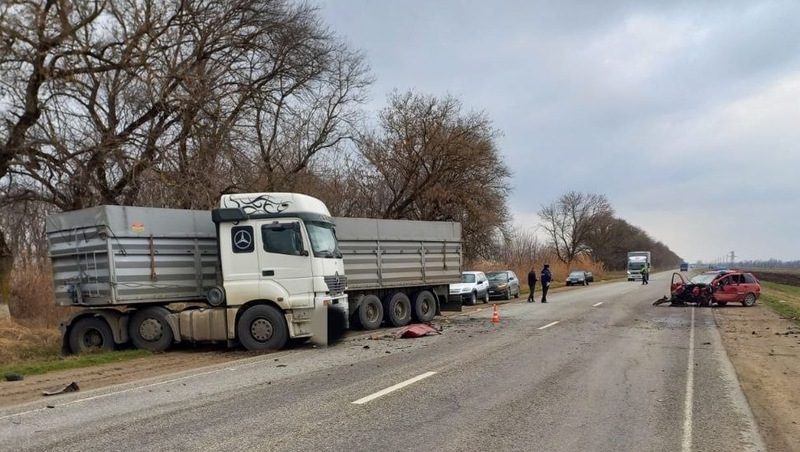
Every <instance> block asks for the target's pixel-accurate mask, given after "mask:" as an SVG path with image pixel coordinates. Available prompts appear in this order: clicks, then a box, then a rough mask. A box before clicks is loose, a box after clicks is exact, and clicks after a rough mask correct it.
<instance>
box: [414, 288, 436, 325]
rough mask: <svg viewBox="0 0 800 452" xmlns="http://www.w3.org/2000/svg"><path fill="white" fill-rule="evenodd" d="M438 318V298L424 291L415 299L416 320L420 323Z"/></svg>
mask: <svg viewBox="0 0 800 452" xmlns="http://www.w3.org/2000/svg"><path fill="white" fill-rule="evenodd" d="M435 316H436V297H434V296H433V294H432V293H430V292H429V291H427V290H423V291H422V292H420V293H418V294H417V296H416V297H414V318H415V319H417V320H418V321H420V322H430V321H431V320H433V318H434V317H435Z"/></svg>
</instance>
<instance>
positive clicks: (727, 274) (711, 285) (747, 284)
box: [653, 271, 761, 306]
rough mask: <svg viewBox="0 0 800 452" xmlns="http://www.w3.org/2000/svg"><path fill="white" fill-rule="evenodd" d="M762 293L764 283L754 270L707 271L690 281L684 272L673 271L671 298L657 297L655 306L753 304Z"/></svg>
mask: <svg viewBox="0 0 800 452" xmlns="http://www.w3.org/2000/svg"><path fill="white" fill-rule="evenodd" d="M760 296H761V284H760V283H759V282H758V279H756V277H755V276H753V275H752V274H751V273H746V272H740V271H722V272H706V273H702V274H700V275H697V276H695V277H693V278H692V279H691V280H689V281H687V280H686V278H685V277H684V276H683V275H682V274H680V273H673V274H672V283H671V285H670V297H669V298H667V297H664V298H661V299H659V300H656V302H655V303H653V304H654V305H659V304H662V303H668V302H669V303H672V305H676V306H681V305H686V304H697V305H699V306H711V305H712V304H714V303H716V304H717V305H719V306H725V305H726V304H728V303H741V304H742V305H744V306H753V305H754V304H756V300H757V299H758V297H760Z"/></svg>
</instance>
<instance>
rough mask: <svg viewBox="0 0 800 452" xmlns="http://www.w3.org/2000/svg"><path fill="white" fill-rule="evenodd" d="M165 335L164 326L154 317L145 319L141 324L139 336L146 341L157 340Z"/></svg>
mask: <svg viewBox="0 0 800 452" xmlns="http://www.w3.org/2000/svg"><path fill="white" fill-rule="evenodd" d="M163 335H164V326H163V325H162V324H161V322H159V321H158V320H156V319H154V318H149V319H145V320H144V321H143V322H142V324H141V325H139V336H141V337H142V339H144V340H146V341H151V342H152V341H157V340H159V339H161V336H163Z"/></svg>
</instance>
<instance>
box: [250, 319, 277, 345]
mask: <svg viewBox="0 0 800 452" xmlns="http://www.w3.org/2000/svg"><path fill="white" fill-rule="evenodd" d="M272 333H273V330H272V323H271V322H270V321H269V320H267V319H255V320H253V323H251V324H250V334H251V335H252V336H253V339H255V340H257V341H259V342H266V341H268V340H269V339H270V338H271V337H272Z"/></svg>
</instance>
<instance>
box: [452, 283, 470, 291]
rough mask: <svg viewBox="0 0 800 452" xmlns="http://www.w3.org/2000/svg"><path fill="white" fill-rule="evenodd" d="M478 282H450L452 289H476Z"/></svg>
mask: <svg viewBox="0 0 800 452" xmlns="http://www.w3.org/2000/svg"><path fill="white" fill-rule="evenodd" d="M475 286H476V283H456V284H450V290H462V289H474V288H475Z"/></svg>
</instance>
